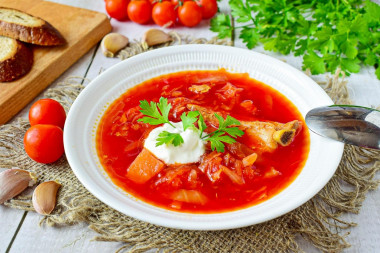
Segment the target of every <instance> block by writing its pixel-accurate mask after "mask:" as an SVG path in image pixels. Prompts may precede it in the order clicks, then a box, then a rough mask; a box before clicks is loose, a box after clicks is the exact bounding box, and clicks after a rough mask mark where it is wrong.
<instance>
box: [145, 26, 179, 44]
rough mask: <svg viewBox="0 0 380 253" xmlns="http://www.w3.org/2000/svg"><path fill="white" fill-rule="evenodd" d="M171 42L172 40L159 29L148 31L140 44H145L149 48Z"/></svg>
mask: <svg viewBox="0 0 380 253" xmlns="http://www.w3.org/2000/svg"><path fill="white" fill-rule="evenodd" d="M172 40H173V38H172V37H171V36H170V35H169V34H167V33H165V32H164V31H162V30H160V29H149V30H147V31H146V32H145V33H144V35H143V37H142V42H143V43H146V44H147V45H148V46H150V47H151V46H155V45H159V44H163V43H166V42H170V41H172Z"/></svg>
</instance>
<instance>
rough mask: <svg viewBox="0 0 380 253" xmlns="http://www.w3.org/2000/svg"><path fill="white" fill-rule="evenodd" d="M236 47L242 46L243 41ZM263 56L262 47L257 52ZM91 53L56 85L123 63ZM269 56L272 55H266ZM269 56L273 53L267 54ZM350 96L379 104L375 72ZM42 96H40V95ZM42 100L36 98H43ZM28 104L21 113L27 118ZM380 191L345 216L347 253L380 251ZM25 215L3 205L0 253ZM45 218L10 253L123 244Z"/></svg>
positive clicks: (354, 82) (136, 32)
mask: <svg viewBox="0 0 380 253" xmlns="http://www.w3.org/2000/svg"><path fill="white" fill-rule="evenodd" d="M54 2H58V3H62V4H68V5H73V6H77V7H81V8H87V9H91V10H96V11H100V12H105V10H104V1H103V0H95V1H94V0H54ZM220 8H221V10H226V9H227V8H228V4H227V1H223V2H222V3H221V5H220ZM111 23H112V25H113V28H114V31H115V32H119V33H122V34H124V35H126V36H127V37H129V38H130V39H131V40H133V39H140V38H141V36H142V34H143V33H144V31H146V30H147V29H149V28H151V27H156V26H153V25H152V26H140V25H137V24H134V23H132V22H118V21H114V20H112V21H111ZM176 31H177V32H178V33H182V34H189V35H193V36H195V37H204V38H211V37H213V36H215V34H213V33H212V32H210V31H209V29H208V22H207V21H204V22H203V23H202V24H201V25H200V26H199V27H197V28H191V29H190V28H176ZM236 46H238V47H244V45H243V44H242V43H241V42H240V43H239V42H237V44H236ZM255 50H256V51H259V52H264V51H263V50H262V49H260V48H257V49H255ZM94 51H95V48H94V49H93V50H91V52H89V53H87V54H86V55H85V56H84V57H83V58H82V59H81V60H80V61H78V62H77V63H76V64H75V65H73V66H72V67H71V68H70V69H69V70H68V71H66V72H65V73H64V74H63V75H62V76H61V77H60V78H59V79H58V80H57V81H56V82H54V84H53V85H56V84H57V83H58V82H59V81H61V80H64V79H65V78H66V77H68V76H73V75H74V76H84V75H85V73H87V76H86V77H87V78H89V79H94V78H95V77H96V76H97V75H98V74H99V73H100V72H102V71H104V70H105V69H108V68H110V67H111V66H113V65H114V64H116V63H118V62H120V60H119V59H109V58H105V57H104V56H103V55H102V53H101V51H100V49H99V48H98V49H97V52H96V54H95V57H94V58H93V59H92V57H93V53H94ZM264 53H267V54H268V52H264ZM269 54H271V53H269ZM271 55H273V56H274V57H276V58H280V59H285V60H286V61H287V62H288V63H289V64H290V65H292V66H294V67H296V68H298V69H301V61H300V59H298V58H294V57H290V56H281V55H278V54H271ZM348 80H349V88H350V93H351V95H352V96H353V98H354V99H355V102H356V103H357V104H360V105H367V106H371V105H374V106H378V105H379V104H380V99H379V97H380V82H379V80H377V79H376V78H374V75H373V70H369V69H365V70H363V71H362V72H361V73H360V74H356V75H352V76H351V77H349V78H348ZM39 98H41V97H39ZM39 98H36V100H37V99H39ZM29 107H30V105H29V106H27V107H26V108H25V109H24V110H23V111H22V112H21V113H20V115H24V116H25V115H26V113H27V111H28V108H29ZM379 206H380V191H379V190H377V191H374V192H370V193H369V194H368V195H367V199H366V200H365V202H364V203H363V208H362V211H361V213H360V214H359V215H354V214H347V215H345V216H344V217H345V218H346V219H347V220H349V221H353V222H356V223H358V226H357V227H355V228H353V229H351V234H350V235H349V236H348V237H347V239H348V241H349V242H350V243H351V244H352V247H351V248H349V249H347V250H346V251H345V252H350V253H354V252H379V249H380V240H379V238H380V208H379ZM23 214H24V212H23V211H20V210H13V209H10V208H6V207H2V206H1V207H0V217H1V218H0V252H5V251H6V249H7V247H8V245H9V244H10V242H11V240H12V237H13V235H14V233H15V231H16V230H17V227H18V226H19V223H20V221H21V218H22V216H23ZM40 219H41V216H39V215H38V214H36V213H34V212H28V213H27V215H26V217H25V220H24V221H23V223H22V226H21V227H20V229H19V231H18V234H17V236H16V237H15V240H14V242H13V244H12V246H11V250H10V252H113V251H115V250H117V249H118V248H119V247H120V246H121V245H122V244H120V243H117V242H94V241H91V239H92V238H93V237H94V236H95V235H96V234H95V233H94V232H93V231H91V230H89V229H88V228H87V227H86V225H85V224H79V225H75V226H69V227H59V228H52V227H38V223H39V220H40ZM299 241H300V243H301V247H302V248H303V249H304V250H305V251H306V252H318V251H317V250H315V249H313V248H311V247H310V245H308V244H307V243H305V242H303V241H302V240H299Z"/></svg>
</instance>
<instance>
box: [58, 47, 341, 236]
mask: <svg viewBox="0 0 380 253" xmlns="http://www.w3.org/2000/svg"><path fill="white" fill-rule="evenodd" d="M226 50H228V51H229V52H230V53H233V54H235V53H236V54H244V55H248V56H252V57H260V58H262V59H267V60H268V61H269V62H271V63H274V64H275V65H276V66H278V67H281V68H283V69H284V71H289V73H290V74H291V75H295V76H296V77H298V78H301V79H302V80H304V81H305V82H308V84H311V85H308V87H307V88H308V89H311V91H312V92H314V93H315V94H316V95H318V96H319V97H320V98H321V99H322V100H323V103H326V104H333V101H332V100H331V98H330V97H329V96H328V95H327V94H326V93H325V92H324V90H323V89H322V88H321V87H320V86H319V85H318V84H316V83H315V82H314V81H313V80H311V79H310V78H309V77H307V76H306V75H305V74H304V73H303V72H301V71H299V70H297V69H295V68H293V67H292V66H290V65H288V64H286V63H284V62H282V61H280V60H278V59H275V58H273V57H270V56H268V55H264V54H261V53H258V52H254V51H251V50H247V49H243V48H237V47H229V46H222V45H177V46H171V47H166V48H160V49H155V50H152V51H148V52H145V53H141V54H139V55H136V56H133V57H131V58H129V59H127V60H124V61H121V62H119V63H117V64H115V65H114V66H112V67H110V68H109V69H107V70H106V71H105V72H103V73H102V74H100V75H99V76H97V77H96V78H95V79H94V80H93V81H91V82H90V83H89V84H88V85H87V86H86V87H85V89H84V90H83V91H82V92H81V93H80V94H79V96H78V97H77V99H76V100H75V101H74V103H73V105H72V107H71V109H70V111H69V113H68V115H67V119H66V123H65V128H64V129H65V131H64V147H65V152H66V157H67V160H68V162H69V164H70V167H71V168H72V170H73V172H74V174H75V175H76V177H77V178H78V179H79V181H80V182H81V183H82V184H83V185H84V186H85V188H86V189H87V190H88V191H89V192H90V193H92V194H93V195H94V196H95V197H97V198H98V199H99V200H100V201H102V202H103V203H105V204H107V205H109V206H110V207H112V208H114V209H116V210H118V211H120V212H122V213H124V214H126V215H128V216H130V217H133V218H137V219H139V220H142V221H145V222H149V223H152V224H155V225H159V226H164V227H170V228H176V229H187V230H222V229H233V228H239V227H245V226H249V225H253V224H257V223H261V222H264V221H268V220H271V219H274V218H277V217H279V216H281V215H283V214H286V213H288V212H290V211H292V210H294V209H295V208H297V207H299V206H301V205H302V204H304V203H305V202H306V201H308V200H309V199H311V198H312V197H313V196H314V195H315V194H317V193H318V192H319V191H320V190H321V189H322V188H323V187H324V186H325V185H326V184H327V182H328V181H329V180H330V179H331V177H332V176H333V174H334V173H335V170H336V168H337V167H338V165H339V162H340V160H341V156H342V154H343V149H344V144H342V143H339V142H335V141H332V140H328V139H325V138H324V139H323V142H324V143H326V144H328V145H329V146H331V147H332V149H335V152H336V153H335V154H336V159H335V160H334V161H331V168H334V169H331V170H330V171H329V173H327V174H326V175H324V177H323V178H322V179H321V181H320V182H319V183H318V184H317V185H315V186H314V188H313V191H311V192H310V191H309V192H307V194H305V195H302V197H299V199H298V201H297V203H292V204H288V205H286V206H285V207H284V208H282V209H281V208H278V210H272V211H271V212H270V215H268V214H265V215H262V214H261V215H260V214H257V213H256V214H255V215H257V217H256V218H255V219H249V220H242V219H233V218H236V216H237V217H239V215H240V214H241V213H242V212H243V213H245V212H247V210H248V211H249V209H251V208H252V207H248V208H245V209H241V210H237V211H232V212H225V213H217V214H191V213H177V212H174V211H169V210H161V209H162V208H159V207H155V206H152V205H150V204H147V203H145V202H143V203H142V206H140V209H133V208H132V209H128V208H125V206H124V207H123V206H122V207H121V206H120V205H123V200H122V199H120V198H110V195H109V193H108V192H107V194H106V195H105V192H104V189H102V188H100V187H99V186H97V185H94V184H93V182H92V181H91V180H92V179H93V178H92V175H89V174H88V173H84V172H83V170H82V167H83V166H85V164H84V163H83V161H81V158H80V154H78V153H77V152H78V150H77V148H73V145H74V146H75V145H76V144H77V142H78V140H77V139H76V137H75V136H76V135H78V133H77V132H78V128H80V126H78V118H77V117H78V113H79V112H80V111H81V109H82V106H84V105H86V100H87V99H88V97H90V96H91V95H92V93H93V91H94V90H95V89H98V88H99V87H101V85H102V83H103V81H104V80H106V79H107V76H111V75H114V73H118V72H119V71H121V70H122V69H123V68H126V67H129V66H131V65H134V64H137V63H139V62H143V61H147V60H149V59H152V58H159V57H161V56H163V55H171V54H175V53H178V54H180V53H183V54H185V53H191V52H202V53H205V54H206V55H207V53H208V52H220V53H223V52H225V51H226ZM309 133H310V135H311V134H312V133H311V132H310V131H309ZM315 138H323V137H319V136H316V137H315ZM310 141H311V140H310ZM293 183H294V181H293V182H292V183H291V184H293ZM288 187H289V186H288ZM278 195H279V194H277V196H278ZM111 197H112V196H111ZM265 202H266V201H265ZM265 202H263V203H265ZM144 203H145V204H144ZM140 204H141V203H140ZM253 207H254V206H253ZM151 209H155V213H153V214H151V213H149V212H150V211H151ZM156 209H159V210H156ZM168 212H169V213H174V215H179V217H182V218H181V219H182V220H176V219H174V220H173V219H170V218H169V219H168V218H167V217H164V216H165V215H166V213H168ZM226 214H227V215H226ZM161 215H162V216H161ZM218 215H219V216H221V219H217V220H212V221H209V218H211V217H213V216H218ZM194 217H196V218H200V219H201V220H194ZM227 217H228V218H230V220H228V219H227Z"/></svg>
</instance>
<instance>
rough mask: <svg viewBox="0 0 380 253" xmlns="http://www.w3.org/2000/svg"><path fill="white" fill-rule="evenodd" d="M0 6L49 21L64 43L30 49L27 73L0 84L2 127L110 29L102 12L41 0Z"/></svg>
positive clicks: (8, 0) (21, 0) (7, 2)
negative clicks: (32, 53)
mask: <svg viewBox="0 0 380 253" xmlns="http://www.w3.org/2000/svg"><path fill="white" fill-rule="evenodd" d="M97 1H100V0H97ZM0 6H2V7H9V8H14V9H18V10H21V11H24V12H26V13H28V14H31V15H33V16H37V17H40V18H42V19H44V20H46V21H48V22H49V23H50V24H52V25H53V26H54V27H55V28H57V30H58V31H59V32H60V33H61V34H62V35H63V36H64V37H65V39H66V41H67V44H66V45H64V46H59V47H42V46H33V50H34V63H33V67H32V69H31V70H30V72H29V73H28V74H26V75H25V76H24V77H22V78H21V79H18V80H16V81H13V82H0V125H2V124H4V123H5V122H7V121H8V120H9V119H10V118H12V117H13V116H14V115H16V114H17V113H18V112H19V111H20V110H21V109H22V108H24V107H25V106H26V105H27V104H28V103H29V102H30V101H31V100H33V98H35V97H36V96H37V95H38V94H39V93H40V92H41V91H43V90H44V89H45V88H46V87H47V86H49V85H50V84H51V83H52V82H53V81H54V80H55V79H57V78H58V77H59V76H60V75H61V74H62V73H63V72H64V71H65V70H66V69H68V68H69V67H70V66H71V65H72V64H73V63H75V62H76V61H77V60H78V59H79V58H80V57H82V56H83V55H84V54H85V53H86V52H88V51H89V50H90V49H91V48H92V47H93V46H94V45H96V44H97V43H98V42H99V41H100V40H101V39H102V38H103V36H104V35H106V34H107V33H109V32H110V31H111V30H112V27H111V24H110V22H109V19H108V17H107V16H106V15H105V14H103V13H98V12H94V11H90V10H86V9H81V8H76V7H72V6H66V5H61V4H57V3H52V2H47V1H43V0H1V1H0Z"/></svg>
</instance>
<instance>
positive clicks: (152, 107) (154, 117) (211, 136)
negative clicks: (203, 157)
mask: <svg viewBox="0 0 380 253" xmlns="http://www.w3.org/2000/svg"><path fill="white" fill-rule="evenodd" d="M140 107H141V110H140V112H141V113H142V114H143V115H145V116H146V117H143V118H141V119H138V121H140V122H144V123H148V124H151V125H161V124H165V123H167V124H169V125H170V126H172V127H173V128H175V126H174V125H173V124H172V123H171V122H170V121H169V112H170V109H171V108H172V105H171V104H169V103H168V100H167V98H164V97H161V98H160V100H159V102H158V103H155V102H153V101H151V102H150V103H149V102H148V101H146V100H142V101H140ZM214 115H215V117H216V118H217V119H218V122H219V127H218V129H217V130H216V131H213V132H211V133H208V134H207V135H205V134H203V133H204V131H205V130H206V128H207V125H206V123H205V121H204V119H203V117H202V115H201V114H200V112H198V111H190V112H188V113H187V114H186V113H183V114H182V115H181V121H182V125H183V131H186V129H187V128H190V127H194V128H196V127H195V125H194V124H195V123H197V125H198V130H199V132H200V135H199V137H200V138H201V139H203V140H205V141H209V142H210V143H211V149H212V150H216V151H218V152H224V143H230V144H231V143H234V142H236V140H235V139H234V138H237V137H240V136H242V135H243V134H244V132H243V131H242V130H240V129H239V128H237V127H236V126H239V125H240V122H239V121H238V120H237V119H235V118H233V117H231V116H229V115H228V116H227V117H226V119H223V117H222V116H220V115H218V114H216V113H215V114H214ZM156 141H157V142H156V146H160V145H163V144H171V145H174V146H179V145H181V144H182V143H183V142H184V140H183V138H182V136H181V135H180V134H179V133H170V132H168V131H162V132H161V133H160V134H159V135H158V138H157V139H156Z"/></svg>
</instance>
